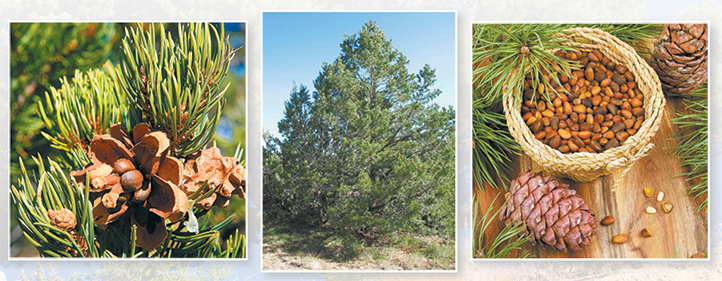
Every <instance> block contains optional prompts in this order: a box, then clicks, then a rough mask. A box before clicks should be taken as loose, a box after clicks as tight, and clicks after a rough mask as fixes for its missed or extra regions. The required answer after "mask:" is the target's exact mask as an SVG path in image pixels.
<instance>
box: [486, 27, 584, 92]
mask: <svg viewBox="0 0 722 281" xmlns="http://www.w3.org/2000/svg"><path fill="white" fill-rule="evenodd" d="M565 29H566V27H565V26H563V25H558V24H489V25H484V24H480V25H475V26H474V35H473V38H472V40H473V43H472V44H473V45H472V56H473V65H474V70H473V80H474V81H473V83H474V87H475V88H480V87H482V85H490V88H489V90H488V92H486V93H485V94H484V95H483V96H482V97H481V99H482V101H483V102H484V103H485V104H495V103H499V102H501V101H502V99H503V97H504V96H505V93H506V94H510V95H514V96H515V101H516V102H521V93H522V91H523V89H524V78H525V76H527V75H528V76H529V77H530V78H531V79H532V80H531V81H532V84H533V85H532V86H533V88H536V87H537V86H536V85H539V84H540V83H541V84H543V85H544V86H545V88H548V89H552V90H554V91H555V92H556V91H557V90H556V89H555V88H554V87H551V80H550V79H554V80H555V81H556V82H557V83H556V84H557V85H561V83H560V81H557V80H558V78H557V77H556V76H555V75H548V74H549V73H553V72H560V73H566V74H567V75H571V70H572V69H576V68H578V67H576V68H575V67H574V65H572V64H570V62H569V61H568V60H566V59H564V58H560V57H557V56H555V55H554V54H552V53H551V52H549V51H550V50H561V51H570V50H573V47H571V46H569V45H568V43H569V42H568V40H566V39H564V38H562V37H560V36H557V35H558V34H562V33H566V31H565ZM542 78H546V79H542ZM543 96H544V98H546V99H547V100H549V96H548V94H547V93H546V92H544V93H543Z"/></svg>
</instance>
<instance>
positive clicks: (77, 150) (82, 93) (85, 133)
mask: <svg viewBox="0 0 722 281" xmlns="http://www.w3.org/2000/svg"><path fill="white" fill-rule="evenodd" d="M114 72H115V68H114V67H113V66H112V64H110V62H106V64H105V69H104V71H103V70H98V69H96V70H90V71H88V72H81V71H79V70H76V71H75V77H74V78H73V79H72V80H71V81H70V82H69V81H68V79H67V77H63V78H61V79H60V81H61V87H60V89H56V88H54V87H51V88H50V92H46V93H45V100H44V102H43V101H40V106H39V107H38V115H39V116H40V117H41V118H42V120H43V122H44V124H45V127H46V130H47V132H41V134H42V135H43V136H44V137H45V138H46V139H47V140H48V141H49V142H50V143H51V146H52V147H53V148H55V149H57V150H60V151H62V152H64V153H65V159H66V160H69V161H70V163H71V166H72V167H82V166H84V165H85V164H87V163H89V162H90V159H89V158H88V155H87V154H86V151H87V147H88V145H89V144H90V141H91V140H92V139H93V137H94V136H95V135H96V134H105V133H108V130H109V128H110V126H111V125H113V124H117V123H121V122H122V121H124V120H126V119H127V114H128V113H127V111H126V110H125V108H126V107H125V106H121V105H124V104H126V101H125V97H124V95H122V94H121V92H120V89H119V88H118V86H117V83H116V82H117V79H115V77H114Z"/></svg>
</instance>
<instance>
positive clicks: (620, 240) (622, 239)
mask: <svg viewBox="0 0 722 281" xmlns="http://www.w3.org/2000/svg"><path fill="white" fill-rule="evenodd" d="M612 243H614V244H624V243H627V235H626V234H617V235H614V237H612Z"/></svg>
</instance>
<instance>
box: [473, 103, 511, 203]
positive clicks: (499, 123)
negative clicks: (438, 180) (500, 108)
mask: <svg viewBox="0 0 722 281" xmlns="http://www.w3.org/2000/svg"><path fill="white" fill-rule="evenodd" d="M473 116H474V117H473V118H474V119H473V130H474V154H473V163H474V168H473V169H474V181H475V183H476V184H477V186H479V188H481V190H482V191H483V190H484V183H488V184H489V185H490V186H491V187H492V188H498V187H499V185H498V182H497V179H501V183H502V184H503V186H504V188H506V182H508V181H509V178H508V175H507V174H508V173H509V163H511V155H512V154H516V155H519V154H520V151H521V147H520V146H519V144H518V143H517V142H516V141H515V140H514V138H513V137H512V136H511V134H510V133H509V129H508V128H507V126H506V116H504V114H503V113H498V112H497V111H495V110H493V108H492V107H491V106H485V105H484V104H483V102H482V101H481V99H479V98H476V95H475V98H474V103H473Z"/></svg>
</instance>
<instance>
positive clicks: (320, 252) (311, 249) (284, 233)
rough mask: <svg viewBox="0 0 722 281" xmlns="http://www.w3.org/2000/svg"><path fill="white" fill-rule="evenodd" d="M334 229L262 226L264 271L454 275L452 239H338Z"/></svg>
mask: <svg viewBox="0 0 722 281" xmlns="http://www.w3.org/2000/svg"><path fill="white" fill-rule="evenodd" d="M340 233H342V232H339V231H337V230H336V229H334V228H331V227H328V226H321V227H317V228H309V227H306V226H302V225H289V224H281V225H270V226H269V225H265V226H264V229H263V269H264V270H309V271H318V270H453V269H454V266H455V262H454V260H455V250H454V249H455V245H454V241H453V239H449V238H443V237H440V236H438V235H430V236H419V235H412V234H408V233H401V232H395V233H393V234H391V235H388V236H383V237H381V236H361V235H348V234H340Z"/></svg>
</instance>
